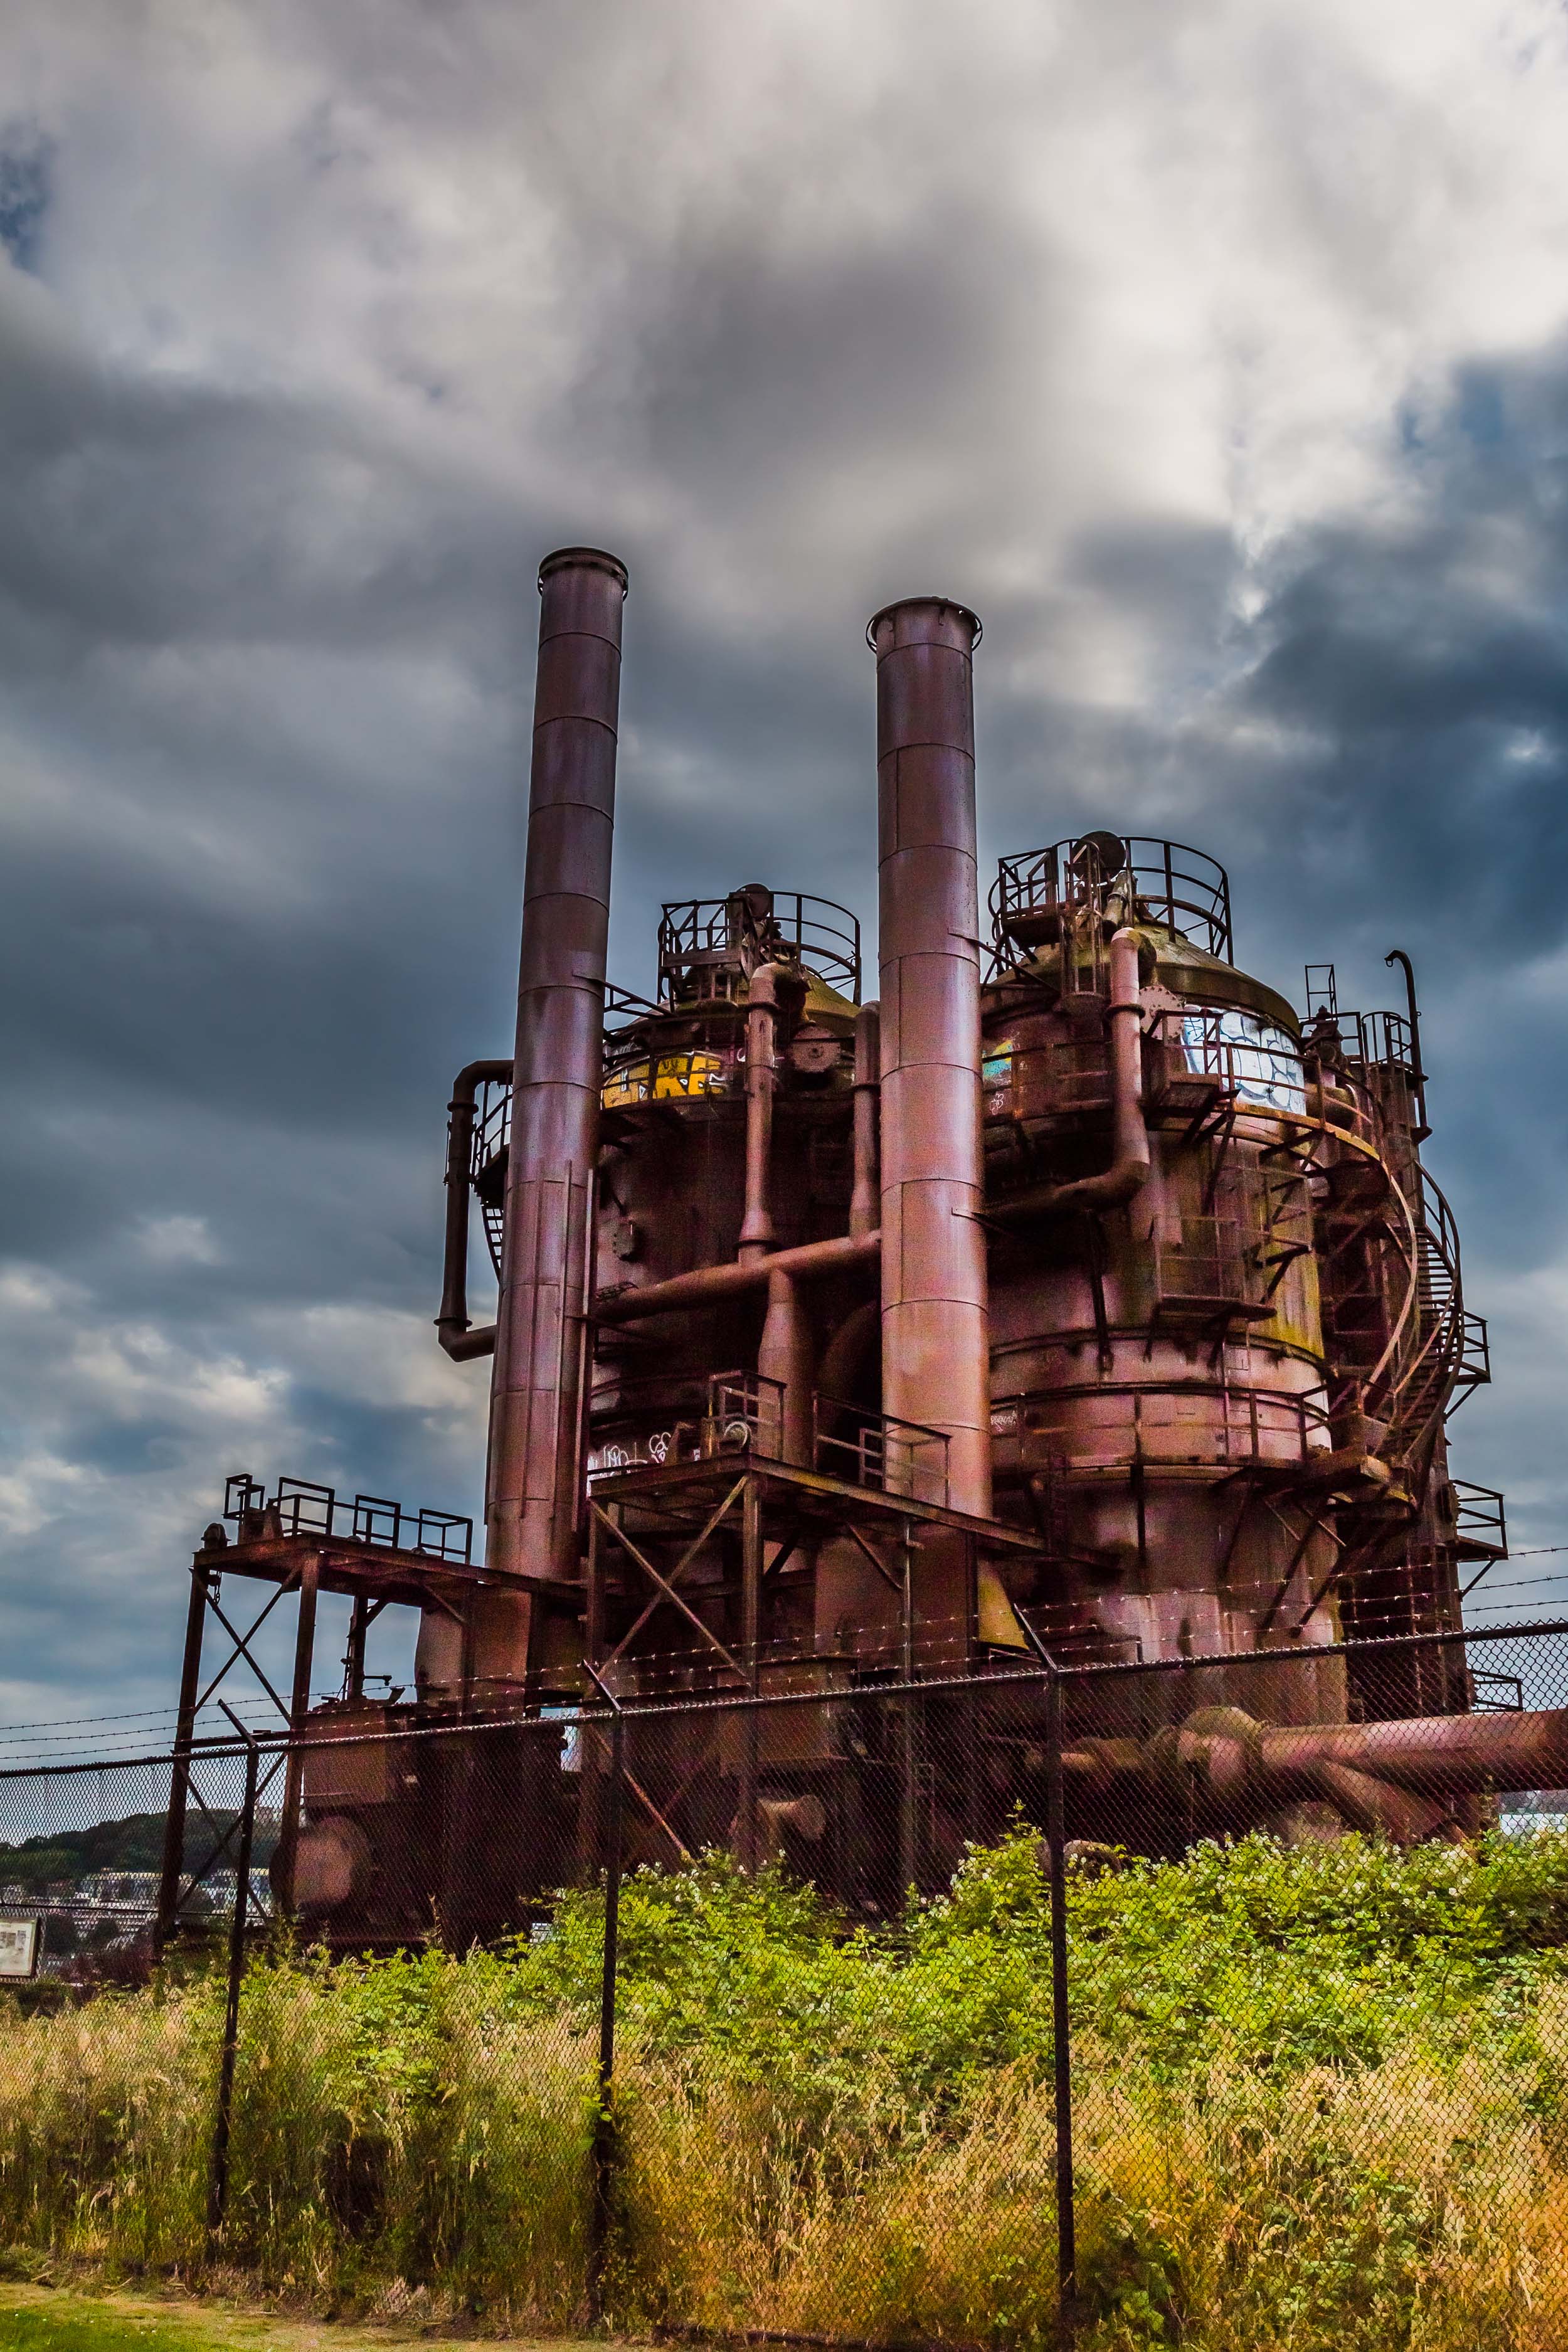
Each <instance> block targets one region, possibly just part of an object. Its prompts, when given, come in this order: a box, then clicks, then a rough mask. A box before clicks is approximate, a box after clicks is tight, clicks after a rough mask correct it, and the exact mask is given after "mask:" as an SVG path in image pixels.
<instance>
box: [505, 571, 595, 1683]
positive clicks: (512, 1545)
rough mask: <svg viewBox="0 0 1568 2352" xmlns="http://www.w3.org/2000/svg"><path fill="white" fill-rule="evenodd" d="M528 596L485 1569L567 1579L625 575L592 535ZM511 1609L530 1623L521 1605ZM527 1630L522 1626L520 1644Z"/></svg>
mask: <svg viewBox="0 0 1568 2352" xmlns="http://www.w3.org/2000/svg"><path fill="white" fill-rule="evenodd" d="M539 592H540V597H541V600H542V601H541V605H540V616H539V675H538V683H537V687H536V688H535V694H534V706H533V766H532V775H531V782H530V788H529V808H528V865H527V873H526V878H525V881H524V885H523V905H522V957H521V972H520V975H519V981H518V1003H517V1053H516V1056H515V1063H514V1070H513V1080H512V1099H511V1139H510V1150H509V1154H508V1160H507V1184H506V1208H505V1227H504V1233H503V1238H502V1244H501V1279H500V1302H499V1305H498V1307H497V1312H496V1355H495V1370H494V1374H493V1376H492V1379H491V1384H490V1449H489V1481H488V1493H487V1500H486V1519H487V1524H488V1528H489V1545H488V1551H487V1562H486V1564H487V1566H488V1568H489V1570H490V1571H491V1573H492V1575H493V1574H497V1573H500V1574H501V1575H510V1574H518V1573H526V1574H529V1575H531V1576H538V1577H555V1578H570V1577H572V1576H573V1575H574V1574H575V1572H576V1553H577V1525H576V1522H577V1493H576V1488H577V1483H578V1454H579V1450H580V1449H579V1444H578V1435H579V1432H578V1426H577V1424H578V1418H579V1409H580V1402H581V1396H582V1350H583V1343H584V1331H585V1320H584V1318H585V1316H586V1312H587V1305H588V1300H587V1286H588V1237H589V1229H590V1206H591V1196H592V1191H593V1181H594V1171H595V1161H596V1160H597V1156H598V1141H599V1094H600V1089H601V1087H602V1085H603V1078H604V1024H605V950H606V946H607V943H608V936H609V914H610V845H611V838H612V834H613V831H614V824H615V797H616V719H617V715H618V711H619V706H620V683H621V608H622V604H623V603H624V601H625V598H626V570H625V567H624V566H623V565H622V564H621V563H620V562H618V561H617V560H616V557H615V556H613V555H605V554H604V553H602V552H601V551H599V550H598V549H597V548H589V547H568V548H563V549H561V550H560V551H558V552H557V553H556V554H554V555H550V556H546V558H545V560H544V562H543V563H542V565H541V566H540V572H539ZM475 1336H476V1337H477V1335H475ZM518 1613H519V1616H520V1619H521V1620H523V1621H525V1619H526V1604H525V1603H520V1604H519V1611H518ZM526 1639H527V1629H526V1622H522V1623H521V1648H522V1650H523V1651H525V1649H526ZM491 1646H492V1652H498V1653H499V1650H500V1649H503V1648H504V1647H505V1643H496V1644H492V1645H491ZM525 1663H526V1660H525V1657H524V1656H523V1655H522V1654H521V1652H520V1651H518V1649H517V1647H516V1645H515V1644H514V1654H512V1655H511V1657H510V1659H509V1660H508V1661H507V1662H505V1663H504V1664H498V1663H497V1656H496V1654H492V1655H491V1657H490V1658H489V1660H488V1661H487V1664H486V1666H485V1667H484V1668H483V1669H482V1670H481V1679H482V1680H483V1681H485V1682H487V1683H489V1684H491V1685H493V1684H494V1683H495V1682H496V1681H497V1680H506V1679H509V1678H510V1677H511V1676H513V1675H516V1674H517V1673H519V1672H521V1669H522V1666H523V1664H525Z"/></svg>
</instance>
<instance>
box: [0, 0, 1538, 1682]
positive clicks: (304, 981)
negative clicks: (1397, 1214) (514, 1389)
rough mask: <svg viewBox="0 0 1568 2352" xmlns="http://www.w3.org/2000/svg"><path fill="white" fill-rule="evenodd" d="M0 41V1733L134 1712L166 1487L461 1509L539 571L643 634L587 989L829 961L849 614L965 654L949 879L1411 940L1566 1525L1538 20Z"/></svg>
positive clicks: (843, 808) (219, 28)
mask: <svg viewBox="0 0 1568 2352" xmlns="http://www.w3.org/2000/svg"><path fill="white" fill-rule="evenodd" d="M0 45H3V47H4V50H5V63H6V72H5V92H6V96H5V108H6V112H5V115H4V116H0V249H3V251H0V824H3V826H4V836H5V838H4V876H5V883H4V887H5V919H4V924H3V927H0V960H3V964H4V978H5V1002H6V1004H7V1008H8V1017H7V1019H6V1021H5V1025H4V1031H3V1033H0V1069H3V1072H4V1083H5V1093H6V1118H5V1123H4V1128H3V1129H0V1202H3V1209H4V1224H3V1227H0V1334H3V1337H0V1346H3V1353H0V1447H3V1453H0V1542H3V1544H4V1555H3V1562H0V1645H3V1652H0V1715H3V1716H5V1717H7V1718H11V1719H19V1720H30V1719H32V1718H35V1717H63V1716H68V1715H72V1714H76V1713H82V1714H87V1713H91V1712H95V1711H99V1710H103V1711H110V1710H120V1709H123V1710H131V1709H135V1708H142V1707H148V1708H151V1707H156V1706H160V1705H162V1704H163V1703H164V1702H165V1701H166V1700H167V1698H168V1697H169V1696H170V1695H171V1693H172V1688H173V1677H174V1659H175V1655H176V1651H177V1645H178V1640H179V1633H180V1628H181V1623H182V1617H183V1605H184V1604H183V1594H182V1585H183V1581H184V1567H185V1562H186V1560H187V1559H188V1556H189V1551H190V1549H191V1546H192V1544H193V1542H194V1540H195V1538H196V1537H197V1535H198V1534H199V1532H200V1529H201V1528H202V1526H203V1524H204V1523H205V1520H206V1519H207V1518H208V1517H210V1516H211V1515H212V1512H213V1510H214V1507H215V1506H216V1502H217V1500H218V1498H219V1496H220V1495H221V1488H222V1480H223V1476H224V1475H225V1473H226V1471H228V1470H231V1469H237V1468H241V1467H245V1468H249V1469H252V1470H254V1471H256V1472H257V1473H258V1475H262V1474H264V1475H275V1474H276V1473H277V1472H278V1471H279V1470H290V1471H293V1472H296V1473H298V1474H300V1475H309V1476H316V1477H321V1478H325V1479H329V1480H331V1481H333V1482H335V1483H337V1484H339V1485H340V1486H343V1487H346V1488H347V1489H349V1490H350V1491H352V1490H353V1489H355V1488H363V1489H366V1490H369V1491H374V1492H378V1493H383V1494H395V1495H400V1496H403V1497H404V1498H405V1499H407V1500H411V1501H416V1502H418V1501H428V1502H432V1503H437V1504H443V1505H447V1506H451V1507H457V1508H459V1509H469V1508H473V1507H476V1505H477V1500H478V1494H479V1476H480V1468H481V1453H482V1424H483V1416H484V1400H483V1387H484V1375H483V1370H482V1368H479V1367H471V1368H468V1369H467V1370H458V1369H457V1368H454V1367H452V1366H451V1365H449V1364H448V1363H447V1361H446V1360H445V1359H444V1358H443V1357H442V1356H441V1355H440V1353H439V1351H438V1349H437V1348H436V1345H435V1341H434V1336H433V1333H432V1330H431V1328H430V1318H431V1317H432V1315H433V1314H434V1310H435V1295H436V1289H437V1276H438V1254H439V1234H440V1218H441V1196H440V1159H441V1147H442V1129H443V1110H444V1104H445V1100H446V1094H447V1082H448V1080H449V1077H450V1075H451V1073H452V1071H453V1070H454V1069H455V1068H456V1067H457V1066H458V1065H459V1064H460V1063H462V1062H464V1061H466V1060H468V1058H470V1057H471V1056H473V1055H480V1054H493V1053H496V1052H500V1051H504V1050H505V1048H506V1046H507V1044H508V1042H509V1011H508V1007H509V1000H510V994H511V990H512V987H513V984H514V972H515V955H516V928H517V914H518V904H519V898H520V889H521V839H522V798H523V793H524V789H525V782H526V775H525V762H526V742H527V735H528V727H529V718H530V703H531V667H532V640H533V635H534V631H535V627H536V599H535V595H534V587H533V582H534V572H535V568H536V565H537V562H538V558H539V556H540V555H541V554H542V552H543V551H545V550H547V549H548V548H550V547H552V546H554V545H556V544H559V543H561V542H563V541H595V542H598V543H600V544H604V545H607V546H611V547H613V548H615V549H616V551H617V552H619V553H620V554H621V555H623V556H624V557H625V558H626V561H627V562H628V564H629V566H630V569H631V573H632V580H633V587H632V594H631V599H630V602H629V604H628V607H627V614H626V677H625V697H624V713H623V716H624V722H625V732H624V738H623V756H622V768H621V817H620V824H619V831H618V838H617V853H616V854H617V867H616V935H615V947H614V950H613V969H614V971H615V972H616V976H617V977H618V978H620V979H621V980H623V981H624V982H627V983H629V984H633V985H637V984H642V985H645V986H646V985H647V982H648V980H649V978H650V977H651V958H652V931H653V925H654V921H655V919H656V913H657V908H658V901H659V900H660V898H663V897H666V896H673V895H690V894H693V893H698V892H703V891H708V890H713V889H721V888H724V887H728V886H730V885H731V884H732V883H733V882H735V881H736V880H738V879H741V878H744V877H749V876H751V875H753V874H756V875H761V876H763V877H768V878H772V879H773V880H774V881H775V882H776V883H777V884H778V885H779V886H780V887H802V888H807V889H818V890H822V891H825V892H826V894H827V895H829V896H832V897H835V898H841V899H846V900H847V901H849V902H850V903H851V904H852V905H854V906H855V907H856V908H858V911H859V912H860V913H861V915H862V917H863V918H864V919H867V920H868V922H869V918H870V916H871V913H872V908H871V884H872V858H873V851H874V813H873V802H872V790H873V776H872V758H871V753H872V727H873V711H872V698H871V691H870V685H871V681H870V675H869V671H870V663H869V656H868V654H867V652H866V649H865V646H864V643H863V640H862V632H863V628H864V625H865V620H866V617H867V615H868V613H869V612H870V611H872V610H873V609H874V608H875V607H876V606H877V605H878V604H880V603H882V602H884V601H886V599H887V598H889V596H893V595H897V594H901V593H909V592H910V591H911V590H915V589H919V588H924V587H935V588H939V589H941V590H942V591H944V592H947V593H952V594H955V595H959V596H962V597H963V598H965V599H966V600H967V601H969V602H971V603H973V604H974V605H975V606H976V608H977V609H978V610H979V611H980V612H981V613H982V614H983V616H984V621H985V625H986V635H985V642H984V647H983V650H982V652H981V654H980V656H979V661H978V668H977V690H978V695H979V701H980V709H979V727H980V761H981V790H982V802H983V826H984V848H985V855H986V856H987V857H988V858H990V857H994V856H996V855H999V854H1001V853H1003V852H1006V851H1011V850H1016V849H1020V848H1026V847H1029V846H1032V845H1037V844H1038V843H1040V842H1042V841H1045V840H1048V839H1051V838H1054V837H1055V836H1056V835H1058V834H1059V833H1062V832H1065V831H1067V830H1068V829H1070V828H1071V827H1073V826H1074V825H1077V824H1080V823H1084V822H1086V821H1092V822H1095V823H1109V824H1116V825H1120V826H1122V827H1125V828H1127V829H1131V830H1142V831H1149V832H1156V833H1158V832H1169V833H1170V834H1172V835H1174V836H1176V837H1178V838H1180V839H1183V840H1185V841H1189V842H1192V843H1194V844H1195V845H1198V846H1200V847H1202V848H1205V849H1206V850H1208V851H1209V852H1211V853H1212V854H1213V855H1215V856H1218V857H1219V858H1221V859H1222V860H1223V861H1224V862H1225V863H1226V865H1227V866H1229V867H1230V869H1231V876H1232V886H1233V892H1234V896H1235V902H1236V909H1237V943H1238V953H1239V956H1240V959H1241V961H1243V962H1245V963H1247V965H1248V966H1249V967H1250V968H1252V969H1254V970H1256V971H1259V972H1260V973H1262V974H1263V975H1264V976H1265V977H1267V978H1268V979H1269V980H1271V981H1273V982H1275V983H1276V984H1278V985H1279V986H1281V987H1283V988H1285V989H1286V990H1287V991H1288V992H1291V993H1292V994H1294V995H1296V996H1298V997H1299V996H1300V981H1301V972H1300V968H1301V965H1302V963H1303V962H1304V961H1308V960H1310V961H1321V960H1328V959H1333V960H1334V961H1336V963H1337V965H1338V968H1339V974H1340V989H1341V996H1342V1001H1345V1002H1349V1003H1361V1004H1363V1005H1370V1004H1373V1003H1388V1002H1389V1001H1390V1000H1391V993H1392V992H1391V990H1390V985H1389V974H1388V973H1387V971H1385V968H1384V961H1383V958H1384V951H1385V950H1387V949H1388V948H1389V947H1390V946H1394V945H1397V946H1400V947H1403V948H1405V949H1406V950H1408V951H1409V952H1410V953H1411V955H1412V956H1413V957H1414V958H1415V963H1416V967H1417V971H1418V972H1419V974H1420V977H1421V981H1422V983H1423V994H1424V1013H1425V1024H1426V1045H1427V1059H1428V1062H1429V1064H1430V1066H1431V1069H1432V1072H1433V1080H1432V1086H1431V1088H1430V1100H1431V1108H1432V1112H1433V1116H1434V1119H1435V1123H1436V1135H1435V1137H1434V1139H1433V1142H1432V1144H1431V1146H1430V1147H1429V1152H1430V1157H1431V1160H1432V1163H1433V1166H1434V1169H1435V1171H1436V1175H1437V1177H1438V1179H1439V1181H1441V1183H1442V1184H1443V1185H1444V1187H1445V1189H1446V1190H1447V1192H1449V1194H1450V1196H1451V1197H1452V1199H1453V1201H1454V1202H1455V1205H1456V1208H1457V1210H1458V1213H1459V1215H1460V1218H1461V1225H1462V1231H1463V1233H1464V1236H1465V1240H1466V1244H1467V1290H1468V1297H1469V1298H1470V1302H1471V1303H1472V1304H1473V1305H1474V1306H1476V1307H1479V1309H1481V1310H1482V1311H1483V1312H1486V1313H1489V1315H1490V1317H1491V1318H1492V1322H1493V1337H1494V1355H1495V1360H1496V1367H1497V1381H1496V1384H1495V1386H1494V1387H1493V1388H1492V1389H1491V1390H1490V1391H1483V1392H1482V1394H1481V1395H1480V1396H1479V1398H1478V1399H1476V1400H1475V1401H1474V1402H1470V1403H1469V1404H1468V1405H1467V1407H1466V1409H1465V1414H1464V1417H1463V1419H1462V1420H1461V1421H1460V1422H1459V1423H1458V1425H1457V1433H1456V1434H1457V1440H1458V1455H1457V1466H1458V1468H1459V1469H1460V1470H1461V1471H1462V1472H1463V1473H1464V1474H1465V1475H1469V1476H1472V1477H1475V1478H1479V1479H1481V1480H1484V1481H1487V1482H1489V1483H1491V1484H1496V1485H1500V1486H1506V1487H1507V1488H1508V1489H1509V1492H1510V1507H1511V1510H1512V1514H1513V1523H1514V1531H1515V1539H1516V1542H1518V1543H1519V1544H1521V1545H1550V1544H1553V1543H1556V1542H1558V1541H1568V1474H1565V1473H1564V1471H1563V1467H1562V1463H1561V1454H1562V1445H1561V1439H1560V1435H1559V1432H1560V1429H1561V1423H1562V1415H1563V1403H1564V1401H1565V1397H1568V1349H1565V1347H1564V1338H1563V1325H1564V1320H1565V1318H1568V1219H1565V1216H1564V1211H1563V1181H1562V1179H1563V1161H1564V1150H1565V1144H1568V1137H1565V1134H1564V1124H1565V1116H1568V1115H1565V1112H1564V1108H1563V1105H1564V1101H1565V1099H1568V1093H1565V1088H1564V1084H1563V1078H1564V1072H1563V1026H1564V1024H1563V1012H1562V1005H1563V992H1564V986H1565V983H1568V937H1565V924H1564V908H1563V886H1564V878H1565V858H1564V850H1565V846H1568V844H1565V841H1564V830H1565V827H1568V814H1565V810H1568V797H1565V793H1564V781H1565V779H1564V762H1565V760H1568V685H1565V680H1568V662H1565V660H1564V656H1565V653H1568V642H1565V640H1568V281H1564V278H1563V270H1562V259H1561V257H1562V254H1563V249H1564V238H1565V236H1568V180H1565V179H1564V176H1563V172H1562V168H1561V152H1560V151H1561V136H1562V122H1563V114H1564V107H1565V103H1568V25H1565V21H1564V19H1563V16H1562V14H1561V11H1560V10H1559V9H1558V8H1556V7H1555V6H1552V5H1546V0H1521V5H1512V4H1511V0H1488V5H1481V6H1476V5H1469V0H1390V5H1386V6H1384V7H1381V8H1379V9H1376V10H1367V9H1364V8H1361V7H1357V6H1355V5H1352V0H1321V5H1319V6H1316V7H1314V8H1313V9H1311V10H1309V11H1303V10H1301V9H1300V7H1297V6H1295V5H1289V0H1247V5H1241V0H1182V5H1176V6H1170V5H1158V6H1156V5H1153V0H1122V5H1119V6H1117V7H1116V8H1114V9H1106V8H1104V7H1100V6H1094V5H1089V0H1056V5H1050V0H1045V5H1041V0H994V5H990V6H988V7H987V8H986V9H985V10H984V11H982V12H973V11H968V12H966V11H962V10H957V11H955V10H952V9H951V8H945V7H939V6H937V5H934V0H912V4H911V0H861V5H858V6H857V7H855V8H853V9H844V8H842V7H833V6H830V5H827V0H776V5H773V0H770V5H763V6H762V7H758V8H752V9H744V10H737V9H734V8H732V7H724V6H721V5H718V0H684V5H681V6H680V7H679V8H671V9H650V8H648V7H647V6H646V5H634V4H633V0H598V5H580V6H576V7H573V8H569V9H568V8H562V7H559V6H554V5H534V0H512V5H506V6H502V5H500V0H444V5H420V4H419V0H391V5H385V0H377V5H374V7H373V6H371V5H360V0H335V5H333V6H332V7H331V8H330V9H320V8H310V7H306V6H305V5H302V0H301V5H289V0H282V5H268V6H265V7H264V6H261V5H249V0H217V5H215V0H200V5H197V0H157V5H150V6H147V7H143V8H141V9H137V10H126V9H124V8H122V7H119V6H114V5H109V0H78V5H76V6H74V7H73V8H72V9H70V10H68V11H61V10H59V9H58V8H56V7H51V6H47V5H44V0H13V5H12V6H11V7H10V9H9V10H8V11H7V13H6V24H5V32H4V35H3V36H0ZM1393 1001H1394V1002H1395V1003H1397V1001H1398V1000H1397V998H1396V997H1395V998H1394V1000H1393ZM1551 1566H1552V1563H1551V1561H1550V1560H1546V1561H1542V1563H1541V1567H1542V1571H1543V1572H1547V1573H1549V1572H1550V1570H1551ZM1527 1573H1528V1570H1527V1569H1526V1568H1525V1567H1524V1566H1523V1565H1521V1567H1520V1569H1519V1570H1516V1571H1510V1570H1502V1571H1500V1577H1502V1578H1509V1577H1510V1576H1517V1577H1523V1576H1525V1575H1526V1574H1527ZM1521 1589H1522V1588H1521ZM1550 1590H1551V1588H1550V1587H1547V1588H1542V1593H1550ZM1531 1597H1541V1596H1539V1595H1537V1594H1535V1593H1534V1592H1532V1593H1531ZM393 1663H394V1664H395V1661H394V1662H393ZM389 1670H390V1669H389Z"/></svg>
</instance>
